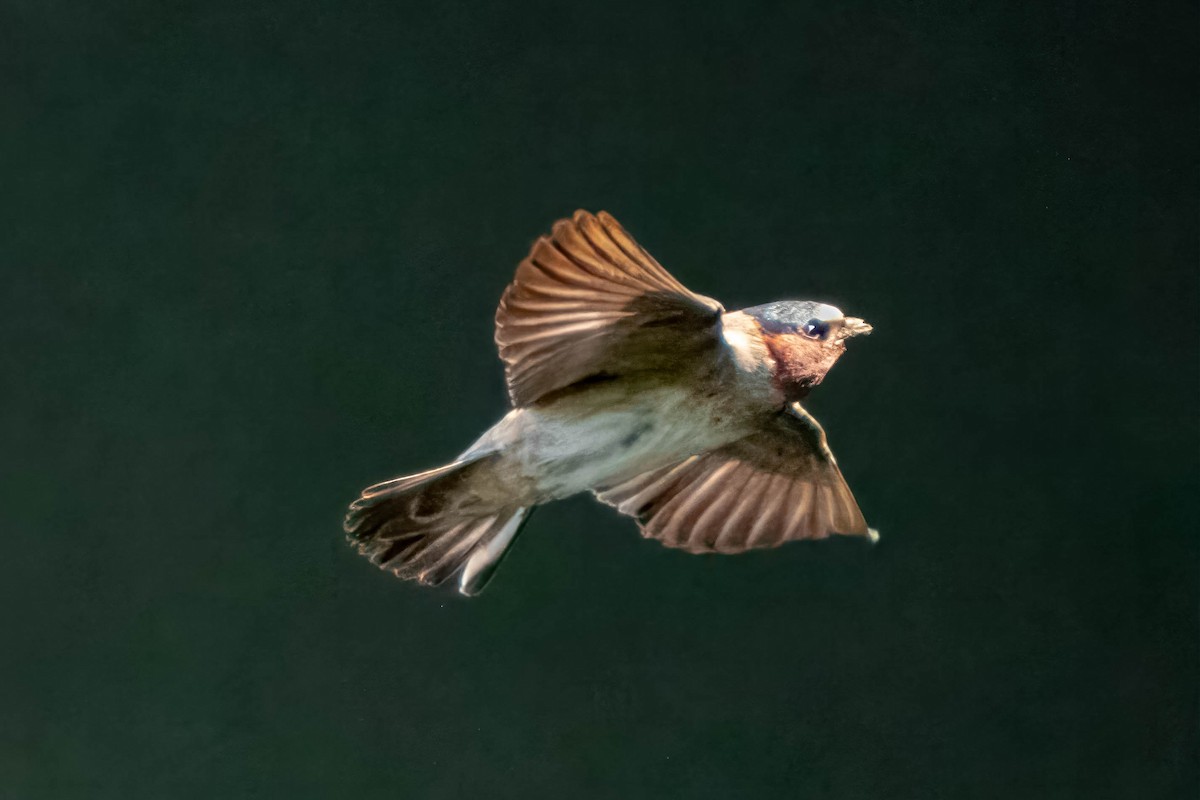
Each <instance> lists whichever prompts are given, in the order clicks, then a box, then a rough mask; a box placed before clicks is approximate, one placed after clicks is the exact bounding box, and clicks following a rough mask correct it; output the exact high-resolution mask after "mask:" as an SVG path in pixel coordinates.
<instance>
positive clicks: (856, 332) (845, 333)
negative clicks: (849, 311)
mask: <svg viewBox="0 0 1200 800" xmlns="http://www.w3.org/2000/svg"><path fill="white" fill-rule="evenodd" d="M872 330H873V328H872V327H871V326H870V325H868V324H867V323H866V322H865V321H864V320H861V319H859V318H858V317H846V318H845V319H844V320H842V331H841V333H842V338H843V339H849V338H850V337H851V336H866V335H867V334H868V333H870V332H871V331H872Z"/></svg>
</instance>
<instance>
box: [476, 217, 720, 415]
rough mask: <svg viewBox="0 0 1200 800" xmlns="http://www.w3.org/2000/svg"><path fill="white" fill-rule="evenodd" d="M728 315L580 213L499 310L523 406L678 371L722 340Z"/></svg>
mask: <svg viewBox="0 0 1200 800" xmlns="http://www.w3.org/2000/svg"><path fill="white" fill-rule="evenodd" d="M722 311H724V309H723V308H722V307H721V304H720V303H718V302H717V301H716V300H713V299H712V298H709V297H704V296H703V295H698V294H694V293H693V292H690V291H688V290H687V289H686V288H684V286H683V285H682V284H681V283H679V281H677V280H675V279H674V278H673V277H671V275H670V273H668V272H667V271H666V270H665V269H663V268H662V266H661V265H660V264H659V263H658V262H657V261H655V260H654V258H653V257H652V256H651V255H650V254H649V253H647V252H646V251H645V250H643V249H642V248H641V247H640V246H639V245H638V243H637V242H635V241H634V240H633V238H632V237H631V236H630V235H629V234H628V233H626V232H625V230H624V229H623V228H622V227H621V226H620V225H619V224H618V223H617V221H616V220H615V219H613V218H612V217H610V216H609V215H608V214H606V213H605V212H603V211H601V212H600V214H599V215H597V216H593V215H591V214H589V213H588V212H586V211H576V212H575V216H574V217H573V218H572V219H562V220H559V221H558V222H556V223H554V227H553V230H552V232H551V234H550V236H543V237H541V238H539V239H538V240H537V242H535V243H534V245H533V249H532V250H531V251H530V253H529V255H528V256H527V257H526V258H525V260H524V261H522V262H521V264H520V266H518V267H517V274H516V277H515V278H514V279H513V282H512V283H511V284H510V285H509V287H508V289H507V290H506V291H505V292H504V297H503V298H502V299H501V300H500V307H499V308H498V309H497V311H496V345H497V346H498V347H499V349H500V358H501V359H503V360H504V370H505V376H506V378H507V380H508V391H509V395H510V396H511V398H512V401H513V404H514V405H518V406H521V405H527V404H529V403H532V402H534V401H536V400H537V399H538V398H540V397H543V396H545V395H546V394H548V393H550V392H553V391H555V390H557V389H562V388H565V387H567V386H570V385H571V384H573V383H575V382H577V381H580V380H582V379H584V378H588V377H591V376H597V375H603V376H606V377H615V376H618V375H621V374H624V373H627V372H631V371H639V370H648V369H654V370H662V369H671V368H673V367H675V366H676V365H679V364H681V363H686V360H685V359H684V358H681V356H685V355H686V354H687V353H689V352H692V351H693V350H694V349H695V348H700V347H706V346H711V345H713V344H714V343H715V341H716V334H715V326H716V321H717V319H718V318H719V316H720V314H721V312H722Z"/></svg>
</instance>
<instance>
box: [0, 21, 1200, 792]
mask: <svg viewBox="0 0 1200 800" xmlns="http://www.w3.org/2000/svg"><path fill="white" fill-rule="evenodd" d="M423 5H424V4H422V6H423ZM429 5H431V6H436V8H425V7H422V6H418V5H416V4H412V5H405V4H397V3H384V2H367V3H345V2H341V3H338V2H332V1H330V2H316V1H314V0H304V1H303V2H291V3H282V2H281V3H278V4H276V5H269V4H267V3H264V2H260V1H259V0H253V1H252V2H236V3H226V2H218V3H203V4H201V3H196V4H190V3H172V2H168V3H162V2H153V3H151V2H145V3H94V4H67V3H46V2H32V0H28V1H27V2H6V3H4V6H3V11H2V12H0V14H2V17H0V30H2V31H3V33H0V41H2V47H0V61H2V67H3V68H2V70H0V74H2V77H0V80H2V82H3V84H2V86H0V104H2V105H0V107H2V108H3V114H2V117H0V123H2V124H0V180H2V181H3V187H4V188H3V195H2V196H3V222H2V224H0V244H2V247H3V250H2V254H0V255H2V260H3V273H4V278H3V287H4V290H3V307H2V309H0V311H2V318H0V325H2V326H3V333H4V346H3V349H2V352H0V375H3V398H4V406H3V409H4V414H3V428H2V430H3V441H2V442H0V444H2V453H3V456H2V458H0V465H2V469H3V498H2V501H3V502H2V507H0V514H2V522H3V537H2V541H3V548H4V550H3V557H2V560H0V570H2V574H0V609H3V610H2V611H0V614H2V615H3V617H2V622H3V634H2V635H3V644H2V647H0V649H2V651H3V654H2V655H0V723H2V724H0V794H2V795H3V796H5V797H13V798H76V797H78V798H99V797H114V798H141V797H154V798H159V797H162V798H192V797H194V798H214V797H313V798H325V797H357V798H374V797H380V798H383V797H413V798H458V797H586V798H592V797H613V798H622V797H652V798H657V797H699V798H706V797H712V798H741V797H746V798H751V797H753V798H757V797H766V798H771V797H806V798H931V797H942V798H967V797H970V798H982V797H998V798H1041V797H1049V798H1104V797H1121V798H1159V797H1171V798H1175V797H1194V796H1195V791H1196V786H1197V764H1196V758H1197V755H1196V754H1197V735H1196V731H1197V699H1198V698H1197V672H1198V666H1200V665H1198V658H1197V656H1198V652H1197V600H1198V598H1197V581H1196V579H1197V519H1198V517H1200V487H1198V485H1197V476H1198V467H1200V465H1198V453H1200V442H1198V438H1197V387H1198V386H1200V370H1198V366H1200V359H1198V354H1197V343H1198V340H1200V336H1198V333H1200V331H1198V327H1197V321H1196V312H1197V255H1198V253H1197V218H1198V216H1197V215H1198V208H1197V176H1198V170H1197V148H1196V144H1195V142H1194V141H1193V136H1194V135H1195V134H1196V132H1197V129H1198V123H1200V113H1198V107H1197V30H1198V17H1197V10H1196V6H1195V4H1194V3H1178V4H1174V3H1144V4H1121V3H1099V4H1087V3H1059V4H1056V5H1051V4H1027V5H1028V7H1026V8H1017V7H1015V6H1016V5H1017V4H1012V3H1007V2H991V3H979V4H968V3H959V2H910V3H900V2H891V3H881V4H858V3H837V4H826V5H827V7H825V8H824V9H813V8H809V9H806V8H804V7H802V6H801V5H800V4H792V5H783V4H768V3H757V4H750V3H744V2H743V3H723V4H710V5H704V4H700V5H696V4H689V5H680V6H678V7H676V8H673V9H669V8H667V7H666V6H664V5H659V4H652V3H641V4H630V5H617V4H608V3H578V4H561V5H559V4H548V3H547V4H528V5H520V6H518V5H499V4H494V3H493V4H479V5H465V4H458V3H441V4H429ZM577 207H585V208H590V209H593V210H598V209H601V208H604V209H608V210H609V211H611V212H612V213H613V214H615V215H616V216H617V217H618V219H620V220H622V221H623V222H624V223H625V224H626V226H627V227H629V228H630V229H631V230H632V232H633V233H634V234H635V235H636V236H638V238H639V239H640V240H641V241H642V243H643V244H644V245H645V246H646V247H647V248H648V249H649V250H650V251H651V252H652V253H654V254H655V255H656V256H657V257H658V258H659V259H660V260H661V261H662V262H663V263H664V264H665V265H667V267H668V268H669V269H671V270H672V271H673V272H674V273H675V274H676V275H677V276H678V277H679V278H680V279H681V280H682V281H684V282H685V283H686V284H688V285H689V286H690V287H692V288H694V289H696V290H697V291H700V292H703V293H706V294H709V295H712V296H714V297H717V298H719V299H721V300H722V301H723V302H725V304H726V305H727V306H729V307H731V308H732V307H739V306H744V305H750V304H755V303H761V302H766V301H769V300H772V299H779V298H786V297H802V298H813V299H820V300H827V301H830V302H833V303H835V304H837V305H840V306H841V307H843V308H845V309H846V310H847V311H848V312H851V313H854V314H859V315H861V316H864V317H866V318H867V319H868V320H870V321H871V322H873V323H874V324H875V326H876V333H875V335H873V336H872V337H870V339H867V340H862V341H856V342H854V343H853V346H852V347H851V349H850V353H849V354H848V355H847V356H846V358H845V359H844V360H843V361H842V362H841V363H840V364H839V365H838V367H837V368H836V369H835V370H834V371H833V373H832V375H831V376H830V379H829V380H828V381H827V383H826V384H825V385H823V386H822V387H821V388H820V389H819V390H818V391H817V392H816V393H815V394H814V396H813V397H812V398H811V402H810V404H809V405H810V408H811V409H812V410H813V411H814V412H815V413H816V414H817V415H818V417H819V418H820V419H821V420H822V421H823V422H824V423H825V426H826V428H827V429H828V431H829V436H830V440H831V442H832V444H833V446H834V448H835V450H836V452H837V453H838V454H839V456H840V459H841V461H842V463H843V465H844V467H845V471H846V473H847V476H848V478H849V479H850V481H851V484H852V486H853V487H854V489H855V490H856V492H857V494H858V497H859V499H860V501H861V504H862V506H863V508H864V510H865V511H866V513H867V517H868V519H869V520H870V522H871V523H872V524H873V525H875V526H877V527H879V528H880V529H881V530H882V531H883V535H884V539H883V541H882V543H881V544H880V545H879V546H877V547H876V548H874V549H871V548H868V547H866V546H863V545H862V543H861V542H859V541H853V540H839V541H831V542H826V543H817V544H812V545H796V546H791V547H787V548H784V549H782V550H778V551H773V552H766V553H758V554H752V555H748V556H745V557H741V558H717V557H712V558H696V557H690V556H687V555H683V554H679V553H676V552H671V551H668V550H665V549H663V548H661V547H659V546H658V545H656V544H654V543H651V542H646V541H643V540H641V539H640V538H639V537H638V535H637V533H636V530H635V527H634V525H633V523H632V522H631V521H630V520H628V519H625V518H622V517H620V516H618V515H617V514H616V513H614V512H613V511H612V510H610V509H607V508H605V507H602V506H600V505H598V504H596V503H595V502H593V501H591V500H590V499H587V498H583V497H580V498H577V499H573V500H570V501H567V502H563V503H560V504H557V505H554V506H551V507H548V508H545V509H543V510H542V511H541V512H540V513H539V514H538V515H536V517H535V518H534V520H533V522H532V523H531V525H530V526H529V528H528V529H527V532H526V534H525V536H524V537H523V538H522V539H521V541H519V542H518V544H517V546H516V549H515V553H514V554H513V556H512V558H511V559H509V560H508V561H507V562H506V563H505V565H504V567H503V568H502V569H501V571H500V572H499V573H498V575H497V578H496V580H495V581H494V582H493V584H492V585H491V587H490V588H489V591H488V592H487V594H485V595H484V596H483V597H481V598H480V599H478V600H476V601H464V600H461V599H459V598H458V597H456V596H453V595H452V594H450V593H447V592H441V593H439V592H435V591H429V590H423V589H420V588H418V587H413V586H411V585H406V584H403V583H400V582H397V581H395V580H393V579H391V578H390V577H389V576H387V575H386V574H384V573H381V572H379V571H377V570H375V569H374V568H372V567H371V566H370V565H369V564H368V563H366V562H365V561H363V560H361V559H359V558H358V557H356V556H355V554H354V553H353V551H352V550H351V549H350V548H349V547H347V546H346V545H345V544H344V543H343V541H342V534H341V531H340V529H339V524H340V517H341V513H342V508H343V506H344V504H345V503H346V502H347V501H349V500H350V499H351V498H352V497H353V496H354V495H355V493H356V492H357V491H358V489H359V488H361V487H362V486H364V485H366V484H367V483H370V482H373V481H375V480H379V479H382V478H386V477H390V476H391V475H393V474H397V473H401V472H407V471H414V470H417V469H420V468H425V467H429V466H433V465H436V464H439V463H441V462H444V461H445V460H447V459H448V458H450V457H451V456H453V455H454V454H455V453H456V452H458V451H459V450H460V449H461V448H462V447H464V446H465V445H466V444H468V443H469V442H470V441H471V440H472V439H473V438H474V437H475V436H476V435H477V434H479V433H480V432H481V431H482V430H483V429H484V428H485V427H486V426H488V425H489V424H490V423H491V422H493V421H494V420H495V419H496V418H498V417H499V416H500V415H501V414H502V413H503V412H504V410H505V408H506V403H505V396H504V391H503V384H502V372H501V368H500V365H499V362H498V361H497V359H496V356H495V352H494V348H493V345H492V342H491V335H492V328H491V325H492V323H491V319H492V313H493V309H494V306H495V303H496V301H497V299H498V297H499V295H500V292H501V291H502V289H503V288H504V286H505V284H506V282H507V281H508V279H509V277H510V276H511V273H512V270H513V268H514V266H515V264H516V262H517V261H518V260H519V259H520V258H521V257H522V256H523V255H524V254H525V252H526V249H527V247H528V245H529V243H530V242H531V240H532V239H533V238H534V237H535V236H536V235H537V234H539V233H541V232H543V231H545V230H547V229H548V227H549V225H550V223H551V222H552V221H553V220H554V219H556V218H557V217H559V216H562V215H565V214H568V213H570V212H571V211H573V210H574V209H575V208H577Z"/></svg>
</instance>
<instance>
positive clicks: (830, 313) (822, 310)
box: [813, 303, 844, 322]
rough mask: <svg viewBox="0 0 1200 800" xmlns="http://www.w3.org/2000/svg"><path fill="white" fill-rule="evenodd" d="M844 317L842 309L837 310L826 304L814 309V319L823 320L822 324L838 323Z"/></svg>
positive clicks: (820, 304)
mask: <svg viewBox="0 0 1200 800" xmlns="http://www.w3.org/2000/svg"><path fill="white" fill-rule="evenodd" d="M843 316H844V315H843V314H842V310H841V309H840V308H835V307H834V306H831V305H827V304H826V303H818V304H817V307H816V308H814V309H813V317H815V318H816V319H819V320H821V322H836V321H837V320H840V319H842V317H843Z"/></svg>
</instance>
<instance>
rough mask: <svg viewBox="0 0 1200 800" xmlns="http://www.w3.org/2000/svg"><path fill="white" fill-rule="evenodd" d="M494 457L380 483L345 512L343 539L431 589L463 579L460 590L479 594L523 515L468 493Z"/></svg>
mask: <svg viewBox="0 0 1200 800" xmlns="http://www.w3.org/2000/svg"><path fill="white" fill-rule="evenodd" d="M493 458H494V456H484V457H482V458H477V459H473V460H466V461H456V462H454V463H453V464H448V465H447V466H444V467H439V468H438V469H433V470H429V471H428V472H421V473H418V474H416V475H406V476H403V477H399V478H393V479H392V480H390V481H384V482H383V483H378V484H376V485H374V486H371V487H368V488H367V489H365V490H363V493H362V496H361V497H360V498H359V499H358V500H356V501H354V502H353V503H352V504H351V505H350V510H349V512H348V513H347V514H346V521H345V524H344V527H345V530H346V534H347V538H349V539H350V541H351V542H352V543H354V544H356V545H357V546H358V551H359V553H360V554H362V555H364V556H367V557H368V558H369V559H370V560H371V562H372V563H373V564H376V565H377V566H379V567H380V568H382V569H387V570H391V572H392V573H393V574H395V575H396V576H397V577H399V578H403V579H405V580H416V581H419V582H420V583H422V584H425V585H428V586H436V585H439V584H442V583H444V582H445V581H447V580H449V579H450V578H451V577H453V576H454V575H456V574H458V573H460V572H461V573H462V579H461V581H460V584H459V591H460V592H462V593H463V594H466V595H473V594H478V593H479V591H481V590H482V589H483V587H484V585H485V584H486V583H487V580H488V579H489V578H490V577H491V574H492V573H493V572H494V571H495V567H496V565H497V564H498V563H499V561H500V559H501V557H502V556H503V555H504V551H505V550H506V549H507V548H508V546H509V545H510V544H511V543H512V541H513V540H514V539H515V538H516V535H517V533H518V532H519V531H520V528H521V524H522V523H523V522H524V520H525V518H526V517H527V516H528V511H529V509H528V508H525V507H521V506H511V507H504V508H497V507H496V506H495V505H494V504H489V503H485V502H483V501H482V500H481V499H480V498H479V497H478V496H477V495H475V494H474V493H473V492H472V491H471V478H472V476H473V475H474V474H475V473H476V472H477V471H478V470H480V469H487V468H488V467H489V466H491V461H492V460H493Z"/></svg>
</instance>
